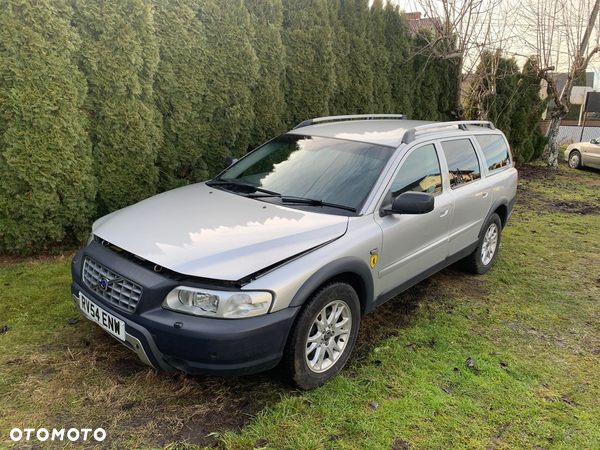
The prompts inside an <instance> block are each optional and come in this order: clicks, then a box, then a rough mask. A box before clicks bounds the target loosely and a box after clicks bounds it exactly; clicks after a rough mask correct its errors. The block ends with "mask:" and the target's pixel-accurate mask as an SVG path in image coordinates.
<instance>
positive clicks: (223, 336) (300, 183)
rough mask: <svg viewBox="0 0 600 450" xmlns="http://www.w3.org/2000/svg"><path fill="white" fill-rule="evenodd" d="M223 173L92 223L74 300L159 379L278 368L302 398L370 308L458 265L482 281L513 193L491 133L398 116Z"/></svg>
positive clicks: (291, 144)
mask: <svg viewBox="0 0 600 450" xmlns="http://www.w3.org/2000/svg"><path fill="white" fill-rule="evenodd" d="M226 165H227V168H226V169H225V170H224V171H223V172H222V173H220V174H219V175H218V176H217V177H216V178H215V179H213V180H210V181H207V182H205V183H198V184H194V185H189V186H186V187H182V188H179V189H175V190H172V191H169V192H164V193H162V194H159V195H156V196H154V197H151V198H148V199H146V200H144V201H142V202H139V203H137V204H135V205H132V206H129V207H127V208H124V209H121V210H119V211H116V212H113V213H112V214H109V215H107V216H105V217H102V218H101V219H99V220H97V221H96V222H95V223H94V225H93V230H92V235H91V237H90V241H89V243H88V245H87V246H86V247H84V248H83V249H82V250H80V251H79V252H78V253H77V255H76V256H75V257H74V259H73V263H72V275H73V284H72V287H71V290H72V294H73V300H74V301H75V304H76V305H77V307H78V308H79V310H80V312H81V313H82V314H83V315H84V316H85V317H87V318H88V319H90V320H92V321H94V322H96V323H97V324H98V325H100V326H101V327H102V328H104V329H105V330H106V331H107V332H108V333H109V334H110V335H111V336H113V337H114V338H116V339H117V340H119V341H120V342H122V343H123V344H124V345H125V346H127V347H129V348H130V349H131V350H133V351H134V352H135V353H137V355H138V356H139V358H140V359H141V360H142V361H143V362H145V363H147V364H149V365H151V366H153V367H155V368H157V369H162V370H165V371H183V372H187V373H191V374H197V373H213V374H250V373H255V372H259V371H263V370H267V369H271V368H273V367H275V366H277V365H280V367H281V368H282V369H283V370H284V371H285V372H286V373H287V374H288V376H289V378H290V380H293V382H294V383H295V384H296V385H297V386H298V387H300V388H302V389H312V388H315V387H317V386H319V385H322V384H323V383H325V382H326V381H327V380H329V379H330V378H332V377H333V376H335V375H336V374H337V372H339V371H340V370H341V368H342V367H343V366H344V364H345V363H346V361H347V360H348V357H349V355H350V352H351V351H352V347H353V346H354V343H355V341H356V337H357V334H358V330H359V326H360V321H361V318H362V317H363V316H365V315H366V314H368V313H369V312H370V311H372V310H373V309H374V308H376V307H377V306H379V305H381V304H382V303H384V302H386V301H387V300H389V299H391V298H392V297H394V296H396V295H397V294H399V293H400V292H402V291H404V290H405V289H407V288H409V287H411V286H412V285H414V284H416V283H418V282H419V281H421V280H423V279H425V278H427V277H429V276H430V275H432V274H434V273H435V272H437V271H439V270H441V269H443V268H444V267H446V266H448V265H450V264H452V263H455V262H457V261H461V263H462V265H463V266H464V268H465V269H466V270H467V271H469V272H471V273H477V274H483V273H485V272H487V271H488V270H489V268H490V267H491V266H492V264H493V263H494V260H495V258H496V255H497V253H498V249H499V246H500V235H501V232H502V229H503V228H504V226H505V225H506V222H507V221H508V219H509V217H510V215H511V213H512V210H513V204H514V201H515V194H516V189H517V181H518V174H517V170H516V169H515V168H514V164H513V159H512V155H511V152H510V149H509V146H508V143H507V141H506V138H505V137H504V135H503V134H502V132H500V131H498V130H496V129H495V127H494V125H493V124H492V123H490V122H480V121H478V122H467V121H462V122H425V121H414V120H406V117H405V116H403V115H381V114H380V115H368V116H362V115H361V116H337V117H323V118H318V119H311V120H307V121H305V122H302V123H301V124H299V125H298V126H296V128H294V129H293V130H291V131H289V132H287V133H285V134H283V135H281V136H278V137H276V138H274V139H273V140H271V141H269V142H267V143H266V144H264V145H263V146H261V147H259V148H257V149H255V150H253V151H252V152H250V153H248V154H247V155H246V156H244V157H243V158H242V159H240V160H239V161H236V160H232V159H230V158H228V161H227V163H226Z"/></svg>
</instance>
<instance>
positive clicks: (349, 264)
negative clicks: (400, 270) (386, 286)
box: [289, 256, 373, 314]
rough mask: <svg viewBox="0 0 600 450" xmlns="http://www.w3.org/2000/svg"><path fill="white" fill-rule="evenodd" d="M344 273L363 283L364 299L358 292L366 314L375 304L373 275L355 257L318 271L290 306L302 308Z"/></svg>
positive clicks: (366, 266)
mask: <svg viewBox="0 0 600 450" xmlns="http://www.w3.org/2000/svg"><path fill="white" fill-rule="evenodd" d="M343 273H352V274H354V275H356V276H357V277H359V278H360V280H361V281H362V284H363V288H364V292H363V294H364V295H363V296H362V297H364V298H360V297H361V295H360V294H361V293H360V292H357V294H359V298H360V300H361V310H362V313H363V314H364V312H365V311H366V310H368V305H370V304H371V303H372V302H373V274H372V272H371V268H370V267H369V266H368V265H367V263H365V262H364V261H363V260H361V259H359V258H357V257H355V256H346V257H343V258H340V259H337V260H335V261H332V262H330V263H328V264H326V265H324V266H323V267H321V268H320V269H318V270H317V271H316V272H315V273H313V274H312V275H311V276H310V277H309V278H308V280H306V281H305V282H304V284H303V285H302V286H301V287H300V289H298V291H297V292H296V294H295V295H294V298H292V301H291V302H290V305H289V306H290V307H294V306H302V305H303V304H304V302H305V301H306V300H307V299H308V298H309V297H310V295H311V294H312V293H313V292H314V291H316V290H317V288H318V287H319V286H321V285H322V284H323V283H325V282H326V281H327V280H329V279H331V278H333V277H335V276H336V275H340V274H343Z"/></svg>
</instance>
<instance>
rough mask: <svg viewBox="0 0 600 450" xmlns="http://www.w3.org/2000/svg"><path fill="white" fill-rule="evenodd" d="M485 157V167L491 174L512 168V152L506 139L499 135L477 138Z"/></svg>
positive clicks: (478, 136)
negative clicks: (505, 168)
mask: <svg viewBox="0 0 600 450" xmlns="http://www.w3.org/2000/svg"><path fill="white" fill-rule="evenodd" d="M475 138H476V139H477V142H479V145H480V146H481V150H482V151H483V155H484V156H485V165H486V167H487V170H488V171H489V172H493V171H495V170H499V169H502V168H504V167H508V166H510V152H509V150H508V145H506V141H505V140H504V138H503V137H502V136H500V135H498V134H485V135H477V136H475Z"/></svg>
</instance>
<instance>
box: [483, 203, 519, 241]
mask: <svg viewBox="0 0 600 450" xmlns="http://www.w3.org/2000/svg"><path fill="white" fill-rule="evenodd" d="M511 209H512V205H511V203H510V202H509V201H508V199H507V198H506V197H500V198H498V199H497V200H496V201H495V202H494V204H493V205H492V207H491V208H490V210H489V212H488V213H487V216H486V217H485V220H484V221H483V224H482V225H481V230H479V237H480V238H481V236H483V233H485V225H486V224H487V223H488V220H490V217H492V215H493V214H498V216H499V217H500V222H501V223H502V228H504V226H505V225H506V222H508V218H509V216H510V210H511Z"/></svg>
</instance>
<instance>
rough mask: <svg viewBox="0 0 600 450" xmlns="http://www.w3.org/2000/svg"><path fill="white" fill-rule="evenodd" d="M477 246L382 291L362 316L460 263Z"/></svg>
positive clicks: (475, 243)
mask: <svg viewBox="0 0 600 450" xmlns="http://www.w3.org/2000/svg"><path fill="white" fill-rule="evenodd" d="M478 245H479V240H477V241H475V242H473V243H472V244H470V245H469V246H467V247H465V248H464V249H462V250H460V251H458V252H456V253H453V254H452V255H448V256H447V257H446V259H444V260H443V261H442V262H440V263H438V264H436V265H435V266H432V267H430V268H429V269H427V270H424V271H423V272H421V273H420V274H418V275H416V276H414V277H412V278H411V279H409V280H407V281H405V282H403V283H401V284H399V285H398V286H395V287H393V288H390V289H388V290H387V291H383V292H382V293H381V294H379V296H378V297H377V298H376V299H375V300H373V302H372V303H371V307H368V308H367V310H366V311H365V314H364V315H367V314H368V313H370V312H371V311H373V310H374V309H375V308H377V307H378V306H380V305H382V304H384V303H385V302H387V301H388V300H390V299H392V298H394V297H395V296H396V295H398V294H401V293H402V292H404V291H406V290H407V289H408V288H411V287H413V286H414V285H415V284H417V283H420V282H421V281H423V280H424V279H426V278H429V277H430V276H431V275H433V274H435V273H437V272H439V271H440V270H442V269H445V268H446V267H448V266H450V265H452V264H454V263H455V262H457V261H460V260H461V259H463V258H464V257H466V256H469V255H470V254H471V253H473V252H474V251H475V249H476V248H477V246H478Z"/></svg>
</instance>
